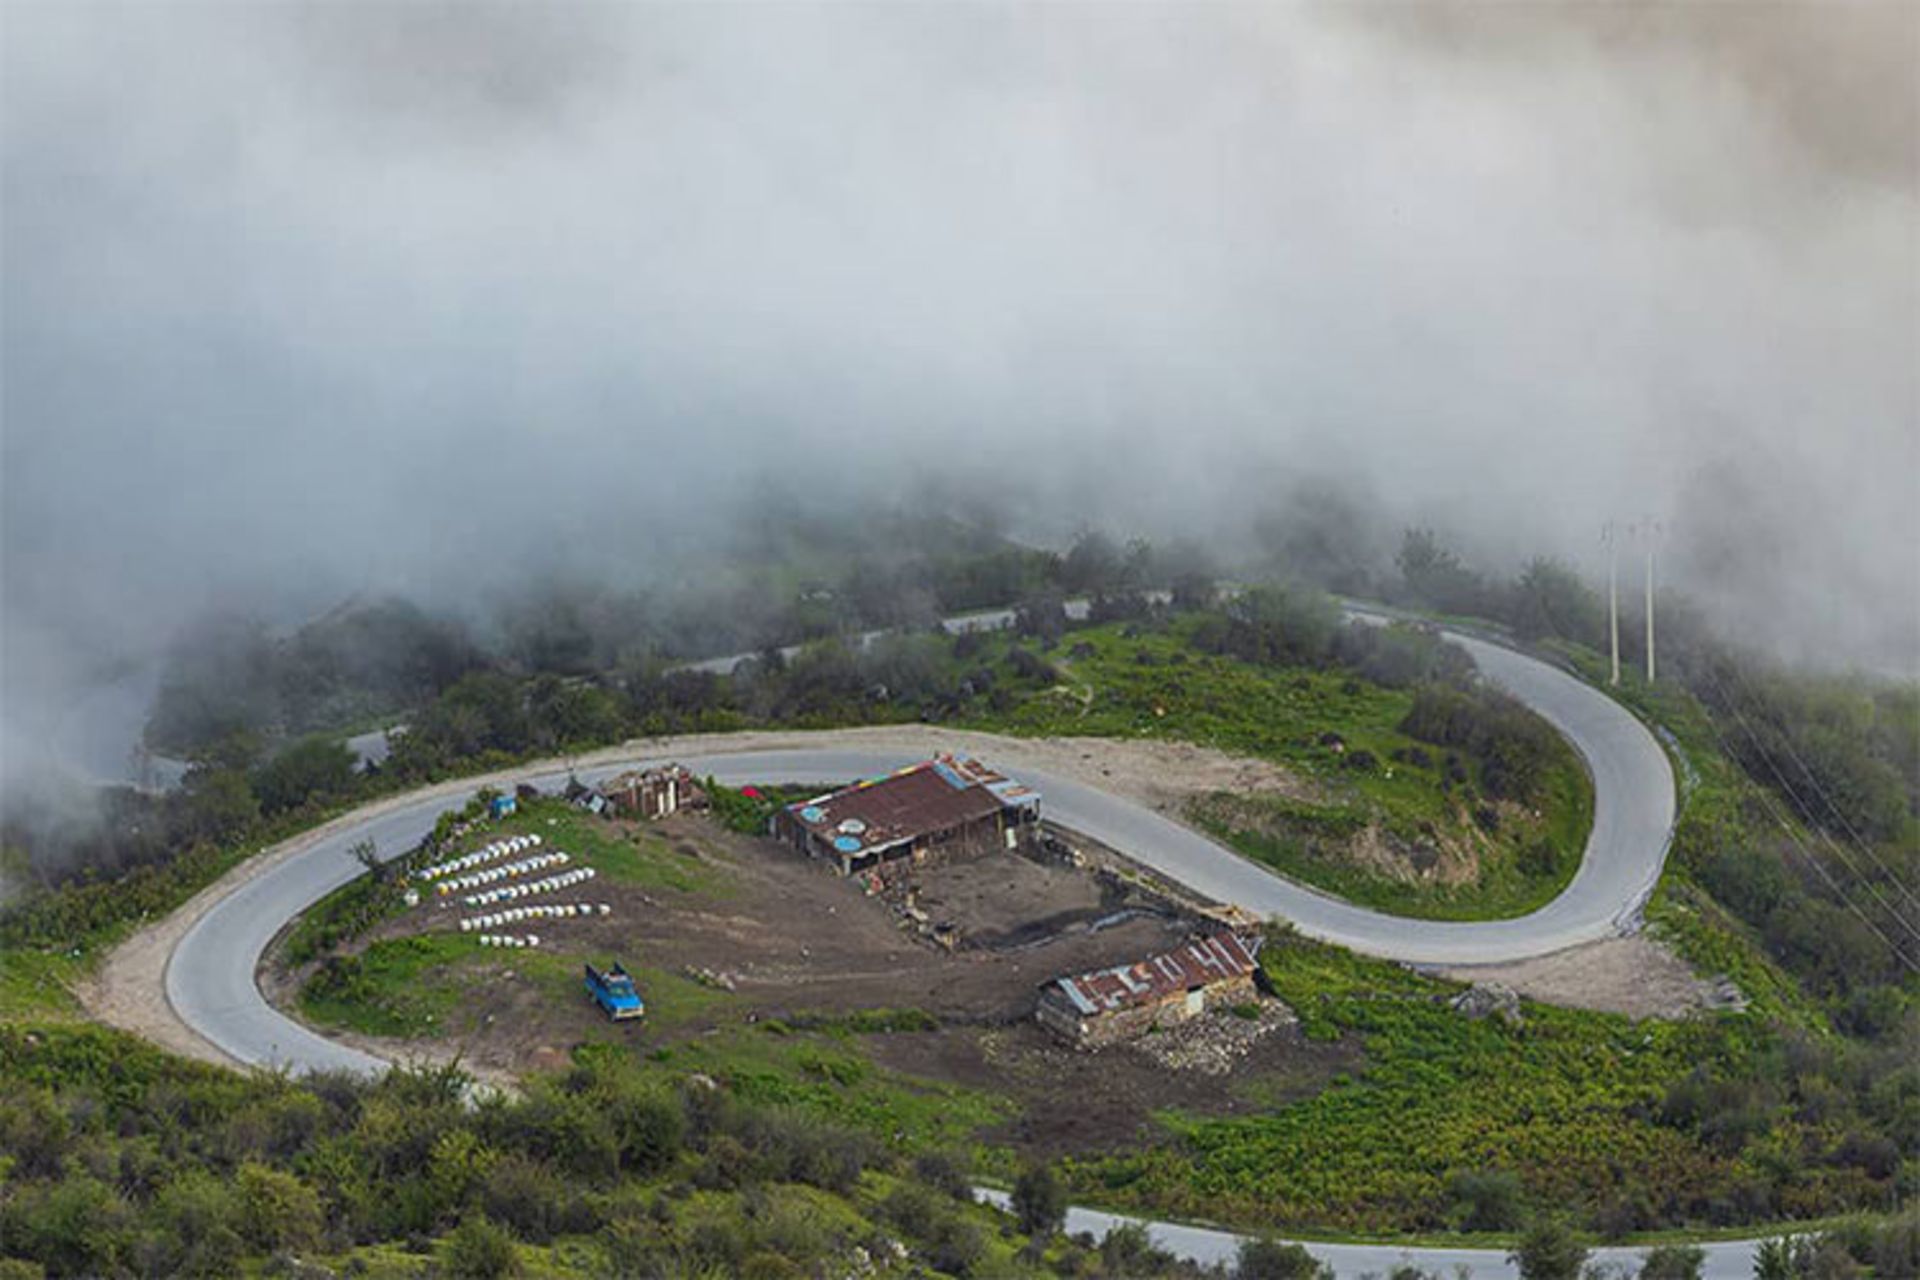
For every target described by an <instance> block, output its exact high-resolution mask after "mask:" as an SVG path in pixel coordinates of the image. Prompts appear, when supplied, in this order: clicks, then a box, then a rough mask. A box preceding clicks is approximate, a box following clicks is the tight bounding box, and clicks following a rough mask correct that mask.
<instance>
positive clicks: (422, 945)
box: [280, 799, 728, 1038]
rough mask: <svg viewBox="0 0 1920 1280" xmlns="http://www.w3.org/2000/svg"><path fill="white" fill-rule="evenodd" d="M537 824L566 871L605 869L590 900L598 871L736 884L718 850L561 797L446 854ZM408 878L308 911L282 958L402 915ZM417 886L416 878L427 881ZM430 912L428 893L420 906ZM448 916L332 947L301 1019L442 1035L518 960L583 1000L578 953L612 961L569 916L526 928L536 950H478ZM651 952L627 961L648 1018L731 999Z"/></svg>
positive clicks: (316, 952) (525, 972)
mask: <svg viewBox="0 0 1920 1280" xmlns="http://www.w3.org/2000/svg"><path fill="white" fill-rule="evenodd" d="M534 832H537V833H539V835H540V837H541V839H542V841H543V842H544V843H543V844H542V846H541V847H542V849H561V850H565V851H566V852H567V853H568V854H570V855H572V857H573V861H572V862H571V863H569V864H568V869H571V868H573V867H581V866H588V867H592V868H594V870H595V871H596V872H598V879H597V880H596V881H589V882H588V883H587V884H586V885H583V886H581V889H580V890H579V892H578V895H577V896H584V897H589V898H590V897H591V896H592V886H593V884H594V883H597V882H598V880H605V881H607V882H610V883H614V884H622V885H632V886H635V887H638V888H641V889H644V890H646V891H647V892H649V893H660V894H671V895H675V896H682V895H684V896H687V897H694V896H698V897H700V898H702V899H708V900H717V899H723V898H725V896H726V895H727V893H728V873H727V871H726V869H725V868H724V867H722V866H720V865H718V864H717V863H716V862H714V861H713V859H712V858H711V857H710V856H706V855H703V854H699V852H698V851H695V853H693V854H689V853H688V852H685V851H683V850H681V849H679V848H677V847H676V846H675V845H674V844H673V843H671V842H670V841H669V840H667V839H666V838H665V837H663V836H661V835H659V834H658V833H657V832H654V831H651V830H646V829H639V830H635V831H633V832H631V833H630V834H627V835H625V836H624V837H623V836H622V835H619V834H616V832H615V829H614V828H612V827H610V826H609V825H608V824H607V823H604V822H602V821H600V820H598V819H596V818H593V817H592V816H590V815H588V814H585V813H582V812H581V811H579V810H577V809H575V808H573V807H572V806H571V805H569V804H567V803H566V802H564V801H561V800H556V799H540V800H529V801H525V802H523V803H522V804H521V806H520V810H519V812H518V813H516V814H514V815H512V816H511V817H508V818H507V819H505V820H503V821H501V822H498V823H495V822H488V821H476V822H475V824H474V827H473V829H472V830H471V831H470V832H469V833H468V834H467V835H466V836H464V837H463V838H461V839H460V840H459V841H458V842H457V843H456V844H453V845H451V846H449V847H448V848H447V850H446V851H445V852H443V853H442V854H441V855H439V856H440V857H441V858H442V859H444V858H451V857H456V856H458V855H459V854H461V853H464V852H466V851H468V850H471V849H475V848H479V847H481V846H483V845H485V844H487V843H488V842H490V841H492V840H496V839H500V838H503V837H507V836H513V835H521V834H528V833H534ZM409 865H411V864H409ZM405 883H408V882H403V881H401V880H399V879H391V878H375V877H371V876H362V877H360V878H358V879H356V880H354V881H352V882H350V883H348V884H346V885H343V886H342V887H341V888H339V889H337V890H335V891H334V892H333V893H331V894H329V895H328V896H327V897H326V898H324V899H322V900H321V901H320V902H318V903H316V904H315V905H314V906H313V907H312V908H311V909H310V910H308V911H307V912H306V913H304V914H303V915H302V916H301V918H300V920H299V922H298V923H297V924H296V925H295V927H294V928H293V930H291V931H290V933H289V935H288V939H287V942H286V944H285V946H284V948H283V949H282V951H281V952H280V955H281V957H282V958H283V959H284V960H285V962H287V963H289V964H292V965H296V966H298V965H303V964H307V963H309V962H311V961H315V960H319V959H320V958H321V957H322V956H328V955H329V953H330V952H332V951H333V950H334V949H335V948H351V946H352V944H353V942H354V940H355V939H357V938H358V937H360V936H361V935H363V934H364V933H366V932H367V931H369V930H371V929H373V928H375V927H377V926H379V925H381V924H383V923H385V922H387V921H391V920H394V919H398V918H400V917H403V916H405V915H406V914H407V912H408V908H407V907H406V905H405V903H404V902H403V900H402V898H401V890H402V889H403V887H404V885H405ZM410 883H413V884H414V885H416V886H420V885H422V883H423V882H420V881H411V882H410ZM567 896H570V897H571V896H576V895H567ZM430 909H431V899H429V901H428V902H426V903H423V904H422V906H421V907H419V908H416V910H419V911H427V910H430ZM447 914H448V916H449V920H448V923H447V925H446V928H445V929H443V930H440V931H435V932H429V933H417V934H409V935H406V936H401V937H386V938H380V939H377V940H376V941H374V942H372V943H371V944H369V945H367V946H365V947H362V948H359V949H357V950H347V951H345V952H343V953H341V954H333V955H331V956H330V958H328V959H326V960H325V961H323V962H322V963H320V964H319V966H318V967H317V968H315V969H314V970H313V972H312V973H311V974H309V975H308V977H307V979H306V981H305V982H304V984H303V985H302V988H301V991H300V996H299V1005H300V1012H301V1014H302V1016H303V1017H305V1018H306V1019H307V1020H309V1021H311V1022H313V1023H315V1024H316V1025H318V1026H322V1027H337V1028H341V1029H343V1030H350V1031H357V1032H360V1033H361V1034H364V1035H374V1036H390V1037H400V1038H412V1037H423V1038H435V1037H442V1036H446V1035H448V1034H450V1033H455V1032H465V1031H471V1030H473V1029H475V1025H476V1022H477V1017H478V1016H479V1015H477V1014H476V1012H475V1009H474V1008H473V1006H472V1005H471V996H472V993H473V992H474V991H475V990H476V989H478V988H479V987H481V986H482V985H484V983H485V981H486V980H487V979H486V975H487V974H489V973H492V972H497V971H499V970H500V969H502V968H504V967H511V968H512V969H513V971H514V972H515V973H516V974H518V975H520V976H521V977H522V978H523V979H525V980H529V981H532V982H534V983H536V984H537V985H539V986H540V987H541V988H543V989H545V990H547V991H548V992H549V993H550V994H551V995H552V996H554V997H555V998H556V999H564V1000H566V1001H568V1002H577V1000H578V998H579V987H580V970H581V964H582V962H583V961H585V960H588V959H600V960H603V959H604V957H600V956H596V955H594V954H592V953H591V952H590V951H589V950H588V949H586V948H585V947H583V946H575V945H570V944H569V940H568V937H567V929H566V926H565V924H564V923H563V922H555V927H553V928H550V929H544V930H543V929H542V928H541V923H542V922H530V923H529V925H528V926H527V928H528V929H529V930H530V931H533V932H538V933H541V935H542V944H543V945H542V946H541V947H540V948H538V949H537V950H520V951H505V952H503V951H496V950H491V949H486V948H482V947H481V946H480V944H479V941H478V937H477V935H474V934H465V933H458V932H454V931H453V925H452V918H453V913H447ZM462 914H464V912H463V913H462ZM648 952H649V948H648V947H647V945H646V943H645V942H644V940H641V941H639V942H637V943H636V944H635V945H634V946H633V947H632V948H631V950H630V953H629V955H628V957H627V960H626V963H627V967H628V969H629V971H630V972H632V973H633V975H634V977H635V979H636V980H637V981H638V982H639V983H640V984H641V986H642V987H643V989H644V990H645V991H646V993H647V1015H648V1023H649V1025H652V1026H657V1027H672V1026H675V1025H679V1024H681V1023H684V1022H685V1021H687V1020H688V1019H690V1018H692V1017H695V1016H698V1015H700V1014H703V1013H705V1012H707V1011H709V1010H710V1009H712V1008H714V1007H716V1006H717V1005H720V1004H722V1003H724V1002H725V1001H726V999H727V998H728V997H727V995H726V993H725V992H721V991H715V990H712V989H710V988H708V987H704V986H701V985H700V984H699V983H696V982H693V981H692V980H690V979H688V978H685V977H682V976H681V975H680V974H678V973H676V972H672V971H671V969H670V966H671V957H668V956H660V957H658V963H657V964H649V963H648V959H649V955H648ZM590 1034H592V1033H590Z"/></svg>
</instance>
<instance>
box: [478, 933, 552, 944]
mask: <svg viewBox="0 0 1920 1280" xmlns="http://www.w3.org/2000/svg"><path fill="white" fill-rule="evenodd" d="M480 945H481V946H483V947H537V946H539V945H540V935H539V934H537V933H530V934H528V935H527V936H526V937H524V938H522V937H516V936H515V935H513V934H511V933H483V934H481V935H480Z"/></svg>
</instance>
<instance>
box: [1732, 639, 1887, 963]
mask: <svg viewBox="0 0 1920 1280" xmlns="http://www.w3.org/2000/svg"><path fill="white" fill-rule="evenodd" d="M1702 671H1703V672H1704V673H1705V674H1706V676H1707V679H1709V680H1711V681H1712V682H1713V686H1714V690H1715V691H1716V692H1717V693H1718V694H1719V695H1720V697H1721V699H1722V700H1723V701H1724V702H1725V703H1726V705H1727V709H1728V710H1729V711H1731V712H1732V713H1733V717H1734V719H1735V720H1737V721H1739V722H1740V728H1741V730H1742V731H1743V732H1744V733H1745V734H1746V735H1747V741H1748V742H1751V743H1752V744H1753V749H1754V752H1755V753H1756V754H1757V755H1758V756H1759V757H1760V759H1761V761H1762V763H1764V764H1765V765H1766V766H1767V771H1768V772H1769V773H1771V774H1772V775H1773V776H1774V778H1775V779H1776V780H1778V781H1779V783H1780V785H1781V787H1782V788H1783V789H1785V791H1786V793H1787V798H1788V800H1790V801H1791V802H1792V803H1793V805H1794V807H1795V808H1797V809H1799V810H1800V811H1801V812H1802V813H1806V812H1809V809H1808V806H1807V803H1806V802H1805V801H1804V800H1802V799H1801V798H1800V793H1799V792H1798V791H1796V790H1795V789H1794V786H1793V784H1792V783H1791V782H1788V781H1787V777H1786V775H1785V774H1784V773H1782V772H1781V771H1780V765H1779V763H1778V762H1777V761H1775V760H1774V759H1773V757H1772V756H1769V755H1768V754H1767V752H1766V748H1765V747H1763V746H1762V745H1761V743H1760V737H1759V735H1758V734H1756V733H1754V731H1753V726H1752V724H1750V723H1749V722H1748V720H1747V717H1746V715H1745V714H1744V713H1742V712H1741V710H1740V708H1739V706H1738V704H1736V703H1735V702H1733V700H1732V699H1730V698H1728V697H1727V696H1726V694H1727V689H1726V686H1725V685H1723V684H1721V683H1720V682H1719V680H1718V678H1717V677H1715V676H1714V675H1713V673H1712V672H1711V671H1710V670H1707V669H1706V668H1705V667H1703V668H1702ZM1809 825H1810V826H1811V828H1812V830H1813V833H1814V834H1815V835H1816V836H1819V837H1820V838H1821V839H1823V840H1825V841H1826V842H1827V845H1828V846H1829V847H1830V848H1831V849H1832V850H1833V852H1834V855H1835V856H1836V857H1838V858H1839V859H1840V862H1841V865H1843V866H1845V867H1846V869H1847V873H1848V874H1849V875H1851V876H1852V877H1853V878H1854V879H1855V880H1857V881H1859V882H1860V884H1862V885H1864V886H1865V887H1866V890H1867V892H1868V893H1870V894H1872V895H1873V900H1874V901H1875V902H1878V903H1879V904H1880V909H1881V910H1882V911H1885V912H1886V913H1887V914H1888V915H1890V916H1892V917H1893V919H1894V920H1896V921H1898V922H1899V924H1900V927H1901V928H1903V929H1905V930H1906V931H1907V932H1908V933H1910V934H1912V935H1913V936H1914V937H1915V938H1916V939H1920V926H1916V925H1915V924H1914V923H1913V922H1912V921H1910V920H1908V919H1907V917H1906V915H1905V914H1903V913H1902V912H1901V911H1900V910H1899V909H1898V908H1896V907H1894V906H1893V905H1892V904H1890V903H1889V902H1888V901H1887V899H1886V897H1885V895H1883V894H1882V893H1881V892H1880V887H1879V885H1877V884H1875V883H1874V882H1873V881H1872V880H1871V879H1869V878H1868V877H1866V876H1863V875H1861V874H1860V869H1859V868H1858V867H1856V866H1855V865H1854V863H1853V859H1851V858H1849V857H1848V856H1847V853H1846V850H1845V849H1843V848H1841V847H1840V843H1839V841H1837V840H1835V839H1834V838H1833V837H1832V836H1830V835H1828V834H1826V833H1825V832H1824V831H1822V830H1821V829H1820V826H1819V824H1818V823H1811V824H1809ZM1883 870H1884V868H1883ZM1895 883H1896V885H1898V883H1899V882H1898V881H1895ZM1900 887H1901V889H1902V891H1903V892H1904V891H1905V887H1904V886H1900ZM1908 896H1909V897H1911V896H1912V895H1911V894H1909V895H1908Z"/></svg>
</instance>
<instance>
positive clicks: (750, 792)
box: [740, 787, 760, 800]
mask: <svg viewBox="0 0 1920 1280" xmlns="http://www.w3.org/2000/svg"><path fill="white" fill-rule="evenodd" d="M740 794H741V795H743V796H748V797H750V798H752V799H754V800H758V799H759V798H760V788H758V787H742V788H740Z"/></svg>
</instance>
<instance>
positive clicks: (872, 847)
mask: <svg viewBox="0 0 1920 1280" xmlns="http://www.w3.org/2000/svg"><path fill="white" fill-rule="evenodd" d="M1039 825H1040V793H1039V792H1037V791H1035V790H1033V789H1032V788H1031V787H1028V786H1025V785H1023V784H1021V783H1019V782H1016V781H1014V780H1013V779H1012V778H1009V777H1007V776H1005V775H1004V774H1001V773H998V772H996V771H994V770H993V769H990V768H988V767H987V766H986V765H983V764H981V763H980V762H979V761H978V760H975V759H972V758H971V757H967V756H952V755H939V756H935V757H934V758H933V759H931V760H924V761H921V762H920V763H919V764H914V765H908V766H907V767H906V768H904V769H900V770H897V771H895V772H893V773H889V774H883V775H882V776H880V777H878V778H868V779H866V780H864V781H861V782H856V783H854V784H853V785H852V786H850V787H845V788H842V789H841V790H839V791H835V792H832V793H830V794H828V795H823V796H816V797H814V798H813V799H811V800H803V801H801V802H800V803H798V804H791V805H788V806H786V807H785V808H783V809H780V810H779V811H777V812H776V813H775V814H774V816H773V834H774V836H775V837H777V838H778V839H781V840H784V841H786V842H787V843H788V844H790V845H792V846H793V847H794V848H795V849H798V850H799V851H800V852H802V853H805V854H807V855H808V856H810V857H815V858H820V859H823V860H825V861H827V862H830V863H832V864H833V865H834V866H835V867H836V868H837V869H838V870H839V871H840V873H841V874H842V875H856V874H859V873H862V872H867V871H877V872H881V873H885V872H887V871H889V870H892V869H894V868H896V867H900V866H905V865H915V864H920V863H924V862H926V861H928V860H929V859H931V858H935V857H942V858H944V857H953V856H956V855H960V854H966V853H984V852H988V851H994V850H1015V849H1020V848H1022V847H1024V846H1025V844H1026V843H1027V842H1028V841H1030V840H1032V839H1033V838H1034V835H1035V833H1036V832H1037V831H1038V830H1039Z"/></svg>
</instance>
